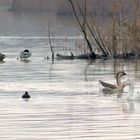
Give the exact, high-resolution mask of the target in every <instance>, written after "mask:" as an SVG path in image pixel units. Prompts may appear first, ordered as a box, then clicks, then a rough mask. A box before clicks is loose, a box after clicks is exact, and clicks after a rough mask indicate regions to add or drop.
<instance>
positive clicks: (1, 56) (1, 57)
mask: <svg viewBox="0 0 140 140" xmlns="http://www.w3.org/2000/svg"><path fill="white" fill-rule="evenodd" d="M5 57H6V55H4V54H2V53H0V61H3V59H4V58H5Z"/></svg>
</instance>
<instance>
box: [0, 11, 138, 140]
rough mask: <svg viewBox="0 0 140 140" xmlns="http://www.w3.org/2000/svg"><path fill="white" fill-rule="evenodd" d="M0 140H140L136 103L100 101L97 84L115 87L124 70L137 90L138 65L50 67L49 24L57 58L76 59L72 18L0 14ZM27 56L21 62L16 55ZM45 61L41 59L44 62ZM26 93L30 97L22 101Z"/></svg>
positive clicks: (65, 62)
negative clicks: (73, 56)
mask: <svg viewBox="0 0 140 140" xmlns="http://www.w3.org/2000/svg"><path fill="white" fill-rule="evenodd" d="M0 16H1V19H2V20H1V22H0V51H1V52H2V53H4V54H5V55H6V56H7V57H6V58H5V60H4V62H1V63H0V79H1V80H0V98H1V101H0V130H1V131H0V139H2V140H25V139H26V140H97V139H98V140H120V139H121V140H132V139H140V134H139V129H140V102H134V101H131V102H130V101H127V100H126V96H127V94H128V87H126V88H125V90H124V93H123V97H122V98H117V96H116V94H114V95H108V96H104V95H103V94H101V93H100V92H99V84H98V81H99V80H104V81H108V82H110V83H115V76H114V74H115V73H116V72H117V71H118V70H122V69H123V70H124V71H125V72H126V73H127V76H124V78H123V80H124V79H127V78H132V79H133V80H134V83H135V88H136V89H140V80H139V79H140V72H139V69H140V61H139V60H131V61H124V60H118V61H114V60H107V61H104V60H96V61H94V62H90V61H89V60H57V59H55V60H54V62H52V61H51V51H50V47H49V43H48V37H47V36H48V31H47V27H48V22H49V21H50V19H51V22H52V27H51V33H52V36H53V37H52V43H53V45H54V46H55V47H54V51H55V54H56V53H63V54H70V51H71V50H72V51H73V53H74V54H77V53H78V50H77V48H76V44H77V43H76V41H75V40H78V41H79V40H80V41H79V42H81V40H82V37H81V34H80V31H79V29H78V28H77V25H76V24H75V23H74V20H73V18H72V17H71V18H68V17H67V18H65V17H57V16H55V15H53V16H51V17H48V15H45V13H44V14H39V13H34V14H31V13H28V14H27V13H18V14H17V13H10V12H0ZM25 48H28V49H30V50H31V51H32V56H31V58H30V59H29V61H26V62H25V61H20V60H19V59H17V58H18V57H19V53H20V51H22V50H23V49H25ZM47 56H48V57H50V59H45V58H46V57H47ZM25 91H28V92H29V94H30V95H31V99H30V100H28V101H26V100H23V99H22V98H21V96H22V95H23V94H24V92H25Z"/></svg>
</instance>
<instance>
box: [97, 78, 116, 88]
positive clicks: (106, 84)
mask: <svg viewBox="0 0 140 140" xmlns="http://www.w3.org/2000/svg"><path fill="white" fill-rule="evenodd" d="M99 82H100V83H101V85H102V86H103V87H106V88H110V89H115V88H117V86H116V85H113V84H109V83H106V82H103V81H101V80H99Z"/></svg>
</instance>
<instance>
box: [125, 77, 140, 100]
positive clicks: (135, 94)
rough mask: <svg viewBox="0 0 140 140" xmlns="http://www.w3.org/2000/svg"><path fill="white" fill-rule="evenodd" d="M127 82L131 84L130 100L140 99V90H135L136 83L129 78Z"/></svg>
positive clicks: (128, 97)
mask: <svg viewBox="0 0 140 140" xmlns="http://www.w3.org/2000/svg"><path fill="white" fill-rule="evenodd" d="M125 84H127V85H128V86H129V91H128V95H127V100H130V101H140V91H134V83H133V81H132V80H131V79H127V81H125Z"/></svg>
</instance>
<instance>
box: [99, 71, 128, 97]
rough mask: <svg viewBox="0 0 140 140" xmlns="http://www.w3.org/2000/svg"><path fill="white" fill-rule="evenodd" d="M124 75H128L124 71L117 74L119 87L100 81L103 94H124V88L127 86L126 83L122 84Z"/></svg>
mask: <svg viewBox="0 0 140 140" xmlns="http://www.w3.org/2000/svg"><path fill="white" fill-rule="evenodd" d="M124 75H126V73H125V72H124V71H119V72H117V74H116V82H117V85H114V84H110V83H106V82H103V81H101V80H99V83H100V85H102V87H103V89H102V90H103V92H104V93H105V94H106V93H116V92H117V93H118V92H120V93H122V92H123V89H124V87H125V86H126V85H125V84H124V83H122V82H121V77H122V76H124Z"/></svg>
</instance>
